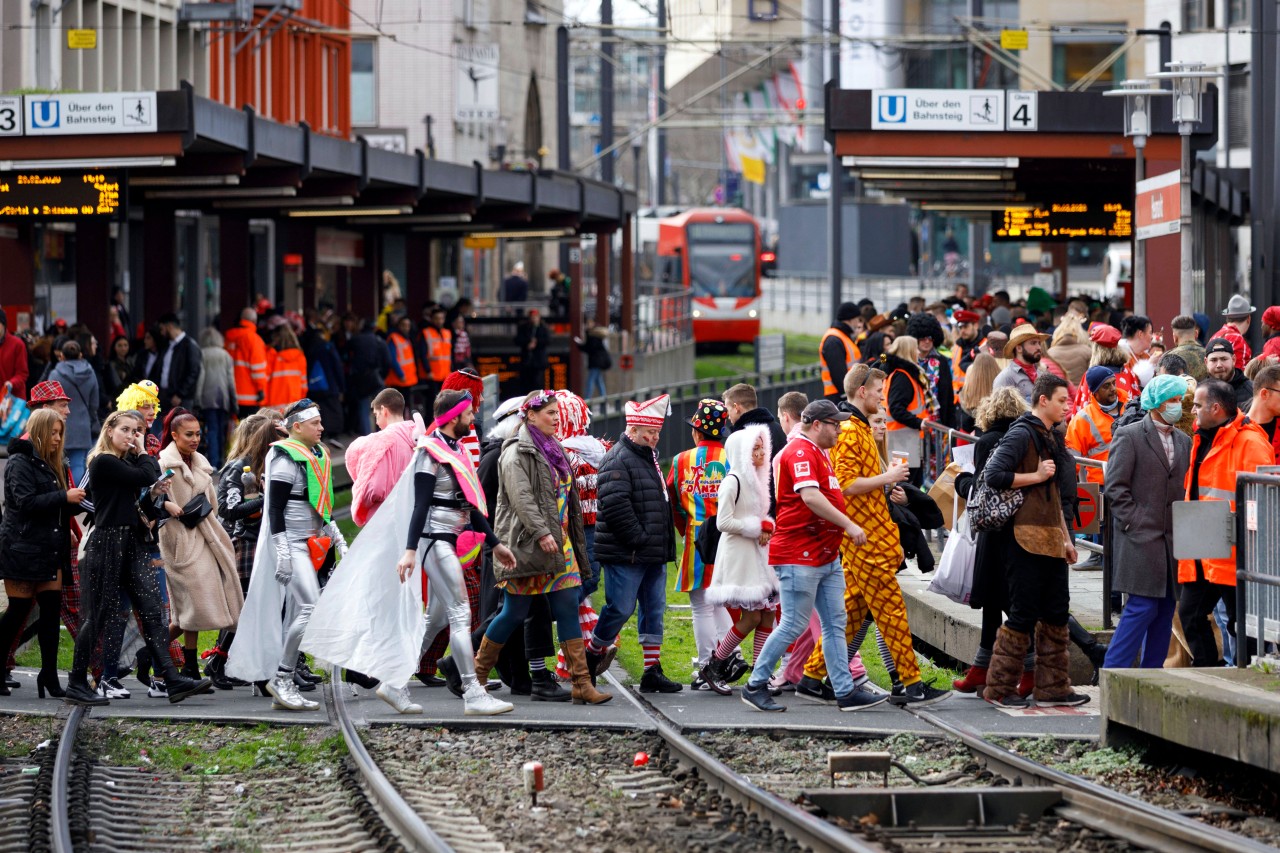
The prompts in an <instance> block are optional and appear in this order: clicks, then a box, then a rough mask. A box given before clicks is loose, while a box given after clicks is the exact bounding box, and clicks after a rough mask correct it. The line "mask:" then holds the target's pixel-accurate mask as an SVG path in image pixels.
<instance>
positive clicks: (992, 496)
mask: <svg viewBox="0 0 1280 853" xmlns="http://www.w3.org/2000/svg"><path fill="white" fill-rule="evenodd" d="M1024 498H1025V496H1024V495H1023V494H1022V490H1021V489H993V488H992V487H991V486H989V485H987V469H986V468H983V469H982V473H981V474H979V475H978V480H977V483H976V484H975V485H974V487H973V496H972V497H970V498H969V504H968V506H967V507H966V509H965V512H967V513H968V515H969V524H970V525H971V526H972V527H973V529H974V530H977V531H981V532H990V531H992V530H999V529H1000V528H1002V527H1004V526H1005V525H1006V524H1008V523H1009V520H1010V519H1012V518H1013V516H1014V513H1016V512H1017V511H1018V510H1019V509H1021V508H1022V501H1023V500H1024Z"/></svg>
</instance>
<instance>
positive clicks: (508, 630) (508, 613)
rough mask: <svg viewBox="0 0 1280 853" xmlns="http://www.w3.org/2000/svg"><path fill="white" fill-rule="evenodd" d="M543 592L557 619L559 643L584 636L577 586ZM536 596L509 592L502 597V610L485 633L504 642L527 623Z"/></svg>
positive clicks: (498, 641) (496, 641)
mask: <svg viewBox="0 0 1280 853" xmlns="http://www.w3.org/2000/svg"><path fill="white" fill-rule="evenodd" d="M544 594H545V595H546V597H547V604H548V605H549V606H550V607H551V616H552V618H554V619H555V620H556V631H557V632H558V633H559V634H560V642H562V643H567V642H569V641H570V640H576V639H578V638H579V637H581V636H582V628H581V626H579V625H578V590H577V588H576V587H571V588H569V589H558V590H556V591H555V592H548V593H544ZM535 597H536V596H532V595H515V594H514V593H510V592H508V593H507V594H506V595H504V596H503V598H502V610H501V612H499V613H498V615H497V616H495V617H494V618H493V621H492V622H490V623H489V627H488V629H486V630H485V632H484V635H485V636H486V637H487V638H489V639H490V640H492V641H493V642H495V643H500V644H503V645H505V644H506V642H507V640H509V639H511V635H512V634H513V633H515V630H516V629H517V628H520V627H522V626H523V625H524V620H525V617H527V616H528V615H529V607H530V606H531V605H532V604H533V600H534V598H535ZM548 633H549V632H548Z"/></svg>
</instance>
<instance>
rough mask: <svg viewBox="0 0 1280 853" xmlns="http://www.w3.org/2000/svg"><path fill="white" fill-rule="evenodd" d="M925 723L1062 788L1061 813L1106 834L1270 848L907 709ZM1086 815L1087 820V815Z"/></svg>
mask: <svg viewBox="0 0 1280 853" xmlns="http://www.w3.org/2000/svg"><path fill="white" fill-rule="evenodd" d="M908 710H909V711H911V713H912V714H915V715H916V716H917V717H919V718H920V719H921V720H923V721H924V722H926V723H928V724H929V725H931V726H933V727H935V728H937V729H940V730H942V731H943V732H946V733H947V734H948V735H950V736H951V737H954V738H956V739H957V740H959V741H960V742H961V743H963V744H964V745H965V747H966V748H968V749H969V751H970V752H972V753H973V754H974V755H975V756H976V757H978V758H979V759H980V760H981V761H983V763H985V764H986V765H987V767H989V768H990V769H991V770H993V771H994V772H996V773H998V774H999V775H1001V776H1004V777H1006V778H1008V779H1010V780H1015V781H1018V782H1020V783H1021V784H1023V785H1037V786H1039V785H1049V786H1053V787H1056V788H1059V789H1061V790H1062V791H1063V797H1064V799H1065V800H1066V801H1067V803H1068V804H1069V807H1068V809H1067V810H1066V813H1065V814H1064V816H1066V817H1069V818H1070V819H1071V820H1077V821H1079V822H1081V823H1085V824H1087V825H1090V826H1093V827H1094V828H1095V829H1098V830H1100V831H1102V832H1106V833H1108V834H1109V835H1113V836H1117V837H1121V838H1125V839H1126V840H1129V841H1132V842H1133V843H1135V844H1138V845H1142V846H1150V845H1151V843H1152V839H1156V840H1158V842H1159V844H1158V846H1157V849H1159V850H1161V851H1162V853H1163V851H1180V850H1207V851H1213V853H1264V851H1271V853H1274V851H1275V848H1274V847H1272V846H1270V845H1268V844H1263V843H1262V842H1259V841H1255V840H1253V839H1251V838H1247V837H1245V836H1243V835H1237V834H1236V833H1233V832H1228V831H1226V830H1224V829H1218V828H1217V827H1216V826H1208V825H1206V824H1203V823H1199V822H1197V821H1194V820H1192V819H1191V818H1188V817H1184V816H1183V815H1180V814H1177V813H1176V812H1171V811H1168V810H1166V809H1162V808H1160V807H1159V806H1153V805H1151V804H1150V803H1144V802H1142V801H1141V800H1137V799H1134V798H1133V797H1130V796H1127V795H1125V794H1120V793H1117V792H1115V791H1111V790H1108V789H1106V788H1104V787H1102V786H1101V785H1098V784H1095V783H1093V782H1089V781H1087V780H1085V779H1081V778H1079V777H1077V776H1072V775H1071V774H1069V773H1064V772H1062V771H1061V770H1054V769H1053V768H1052V767H1046V766H1044V765H1043V764H1040V763H1038V762H1035V761H1032V760H1031V759H1029V758H1024V757H1023V756H1021V755H1017V754H1016V753H1013V752H1010V751H1009V750H1007V749H1004V748H1003V747H999V746H996V745H995V744H992V743H988V742H987V741H985V740H983V738H982V735H981V734H980V733H979V732H977V731H975V730H973V729H971V728H968V727H967V726H961V725H957V724H956V723H950V722H947V721H945V720H943V719H941V718H940V717H938V716H937V715H936V714H933V713H931V712H929V711H926V710H923V709H921V710H914V709H910V708H909V709H908ZM1091 816H1092V819H1090V818H1091Z"/></svg>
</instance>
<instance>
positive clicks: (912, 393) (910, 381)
mask: <svg viewBox="0 0 1280 853" xmlns="http://www.w3.org/2000/svg"><path fill="white" fill-rule="evenodd" d="M893 361H901V359H897V358H893V359H890V362H891V363H892V362H893ZM907 399H910V402H909V403H907V404H906V407H905V408H903V405H902V404H903V402H904V401H906V400H907ZM884 409H885V411H886V412H887V413H888V415H889V419H888V422H887V423H886V424H885V428H887V429H890V430H898V429H914V430H919V429H921V428H922V426H923V422H924V421H925V420H926V419H927V417H926V416H927V415H928V414H929V407H928V405H927V404H926V403H925V400H924V391H923V389H922V388H921V387H920V382H919V380H918V379H917V378H916V377H915V376H913V375H912V374H911V372H909V371H907V370H905V369H903V368H901V367H899V368H896V369H894V370H893V372H891V373H890V374H889V381H888V382H886V383H885V384H884Z"/></svg>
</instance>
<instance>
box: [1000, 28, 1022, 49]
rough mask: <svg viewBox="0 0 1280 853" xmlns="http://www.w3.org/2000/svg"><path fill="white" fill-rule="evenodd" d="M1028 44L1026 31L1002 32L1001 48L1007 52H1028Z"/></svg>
mask: <svg viewBox="0 0 1280 853" xmlns="http://www.w3.org/2000/svg"><path fill="white" fill-rule="evenodd" d="M1027 44H1028V40H1027V31H1026V30H1001V31H1000V47H1002V48H1004V49H1005V50H1026V49H1027Z"/></svg>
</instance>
